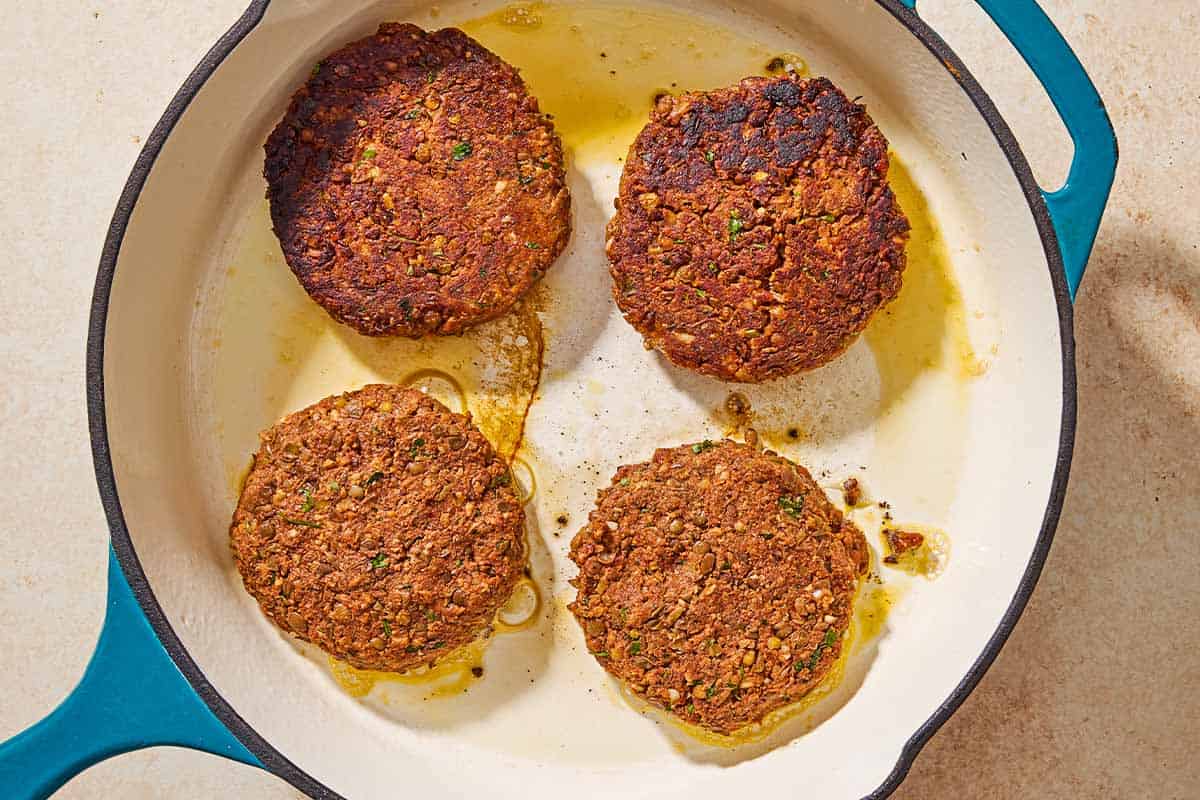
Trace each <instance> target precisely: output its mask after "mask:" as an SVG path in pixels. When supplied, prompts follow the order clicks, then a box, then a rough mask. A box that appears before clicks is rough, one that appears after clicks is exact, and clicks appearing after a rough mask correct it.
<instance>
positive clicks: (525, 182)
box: [517, 175, 533, 186]
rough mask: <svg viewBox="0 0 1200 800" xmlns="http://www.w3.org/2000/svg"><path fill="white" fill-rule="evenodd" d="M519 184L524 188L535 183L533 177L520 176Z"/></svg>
mask: <svg viewBox="0 0 1200 800" xmlns="http://www.w3.org/2000/svg"><path fill="white" fill-rule="evenodd" d="M517 182H518V183H520V184H521V185H522V186H528V185H529V184H531V183H533V176H532V175H518V176H517Z"/></svg>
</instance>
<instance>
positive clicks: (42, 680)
mask: <svg viewBox="0 0 1200 800" xmlns="http://www.w3.org/2000/svg"><path fill="white" fill-rule="evenodd" d="M1043 6H1044V7H1045V8H1046V10H1047V12H1048V13H1049V14H1050V16H1051V17H1052V18H1053V20H1054V21H1055V23H1056V24H1057V25H1058V26H1059V28H1060V29H1061V30H1062V31H1063V33H1064V34H1065V35H1066V37H1067V39H1068V40H1069V41H1070V43H1071V44H1072V46H1073V47H1074V48H1075V50H1076V52H1077V53H1078V54H1079V56H1080V58H1081V59H1082V61H1083V62H1084V64H1085V65H1086V66H1087V68H1088V70H1089V72H1090V73H1091V75H1092V78H1093V80H1094V81H1095V82H1096V84H1097V86H1098V88H1099V89H1100V93H1101V95H1102V96H1103V97H1104V99H1105V101H1106V103H1107V105H1108V109H1109V113H1110V114H1111V116H1112V119H1113V123H1114V124H1115V126H1116V129H1117V135H1118V138H1119V140H1120V145H1121V164H1120V167H1119V169H1118V171H1117V179H1116V185H1115V187H1114V189H1113V196H1112V200H1111V202H1110V204H1109V208H1108V212H1107V214H1106V215H1105V219H1104V223H1103V225H1102V227H1101V229H1100V235H1099V239H1098V240H1097V242H1096V248H1095V251H1094V253H1093V255H1092V260H1091V265H1090V267H1089V268H1088V274H1087V277H1086V278H1085V280H1084V283H1083V287H1082V289H1081V291H1080V293H1079V298H1078V303H1077V305H1076V310H1075V335H1076V339H1077V343H1078V371H1079V424H1078V433H1077V436H1076V445H1075V457H1074V464H1073V467H1072V470H1071V481H1070V486H1069V489H1068V491H1067V497H1066V504H1065V507H1064V509H1063V514H1062V520H1061V522H1060V523H1059V526H1058V534H1057V536H1056V538H1055V542H1054V547H1053V549H1052V551H1051V554H1050V558H1049V561H1048V563H1047V564H1046V569H1045V572H1044V573H1043V575H1042V579H1041V583H1040V584H1039V585H1038V587H1037V591H1036V592H1035V593H1034V595H1033V598H1032V600H1031V602H1030V604H1029V607H1028V609H1027V611H1026V612H1025V615H1024V617H1023V618H1022V619H1021V622H1020V624H1019V625H1018V626H1017V628H1016V631H1015V632H1014V633H1013V635H1012V638H1011V639H1010V640H1009V642H1008V644H1007V646H1006V647H1005V648H1004V650H1003V652H1002V653H1001V654H1000V657H999V658H998V660H997V661H996V663H995V665H994V666H993V667H992V669H991V670H990V671H989V672H988V673H987V675H986V676H985V677H984V679H983V681H982V683H981V684H980V685H979V687H978V688H977V689H976V690H975V692H974V693H973V694H972V695H971V697H970V698H969V699H968V700H967V701H966V703H965V704H964V705H963V706H962V708H961V710H960V711H959V712H958V713H957V714H956V715H955V716H954V717H953V718H952V719H951V720H950V721H949V722H947V723H946V725H945V726H944V727H943V728H942V729H941V731H939V732H938V733H937V735H936V736H934V737H933V739H932V740H931V741H930V742H929V744H928V745H927V746H926V747H925V749H924V751H923V752H922V753H921V755H920V757H919V758H918V759H917V761H916V764H915V765H914V767H913V769H912V772H911V774H910V775H909V777H908V780H907V781H906V782H905V783H904V785H903V786H902V788H901V789H900V790H899V791H898V792H897V793H896V795H895V797H897V798H903V799H904V800H915V799H916V798H923V799H930V798H932V799H934V800H936V799H937V798H947V799H949V798H1013V797H1036V798H1043V799H1045V800H1050V799H1052V798H1071V799H1072V800H1074V799H1075V798H1092V799H1094V800H1100V799H1102V798H1155V800H1168V799H1169V798H1179V799H1180V800H1183V798H1191V797H1195V796H1196V791H1197V787H1198V786H1200V758H1197V757H1196V755H1195V750H1196V745H1197V742H1200V647H1197V641H1198V640H1200V577H1198V576H1200V548H1197V546H1196V539H1197V534H1196V525H1197V520H1200V470H1198V469H1197V468H1196V465H1195V462H1196V458H1197V454H1198V453H1200V305H1198V301H1200V249H1198V243H1200V202H1197V201H1196V200H1195V199H1194V197H1193V196H1192V192H1193V191H1194V190H1193V189H1192V188H1191V187H1190V181H1191V180H1193V179H1194V178H1195V176H1196V174H1197V172H1200V154H1198V153H1197V144H1198V143H1200V84H1198V83H1197V79H1196V75H1197V74H1198V73H1200V5H1198V4H1197V3H1196V2H1195V0H1160V2H1156V3H1140V2H1133V0H1124V2H1117V3H1112V2H1100V1H1099V0H1043ZM7 8H8V11H9V13H8V14H7V15H6V17H7V19H8V23H7V24H8V25H9V34H8V36H7V44H6V45H5V47H4V48H3V49H0V131H2V132H3V138H4V140H5V141H6V142H8V145H7V146H6V152H7V153H8V155H7V157H6V158H5V159H4V165H3V167H2V168H0V169H2V171H3V174H4V176H5V180H4V185H5V186H6V187H7V189H6V190H5V191H4V192H3V193H0V209H3V218H4V219H5V220H6V221H7V229H8V231H9V233H8V235H7V241H8V245H7V246H8V249H9V266H8V269H9V271H10V274H12V275H14V279H13V280H11V281H9V282H8V283H7V284H6V289H5V291H4V292H2V293H0V313H2V315H3V318H4V319H7V320H9V322H8V324H7V327H6V330H5V332H4V334H3V336H0V363H3V364H4V365H5V366H6V368H7V369H8V370H9V378H8V379H7V380H6V381H5V382H4V383H3V384H2V385H0V448H2V450H3V454H4V461H5V463H7V464H8V467H7V468H6V473H7V474H6V478H5V482H4V483H5V495H6V502H5V503H4V508H5V516H6V518H7V524H6V537H5V539H6V542H7V548H6V557H5V558H4V559H3V560H2V562H0V674H3V675H4V688H5V692H4V695H5V699H4V701H3V702H2V703H0V740H2V739H4V738H7V737H8V736H10V735H12V734H14V733H16V732H17V731H18V730H20V729H22V728H24V727H25V726H27V725H29V724H30V723H32V722H34V721H35V720H36V719H38V718H39V717H40V716H42V715H43V714H44V713H45V712H47V711H48V710H49V709H50V708H52V707H53V706H54V705H55V704H56V703H57V702H58V701H59V700H60V699H61V698H62V697H63V696H65V695H66V693H67V692H68V691H69V690H70V689H71V687H72V686H73V685H74V683H75V681H76V680H77V679H78V677H79V675H80V674H81V672H82V670H83V667H84V665H85V663H86V660H87V658H88V655H89V653H90V651H91V647H92V644H93V642H94V639H95V636H96V634H97V632H98V630H99V626H100V622H101V616H102V609H103V603H104V571H105V564H106V547H107V534H106V528H105V523H104V520H103V516H102V513H101V508H100V504H99V501H98V498H97V494H96V489H95V485H94V481H93V474H92V464H91V454H90V449H89V445H88V435H87V420H86V415H85V409H84V379H83V355H84V341H85V338H86V323H87V317H88V306H89V300H90V297H91V292H92V282H93V279H94V276H95V268H96V263H97V261H98V256H99V252H100V247H101V243H102V241H103V238H104V234H105V231H106V229H107V226H108V223H109V219H110V216H111V214H112V210H113V207H114V205H115V202H116V199H117V195H118V193H119V191H120V189H121V187H122V185H123V183H124V181H125V178H126V176H127V174H128V173H129V170H130V168H131V166H132V164H133V161H134V159H135V158H136V156H137V154H138V151H139V150H140V148H141V144H142V138H143V137H144V136H146V134H147V133H148V132H149V131H150V129H151V127H153V125H154V123H155V121H156V120H157V119H158V116H159V115H160V114H161V113H162V110H163V108H164V107H165V106H166V104H167V101H168V100H169V99H170V97H171V96H172V95H173V94H174V92H175V91H176V89H177V88H178V87H179V85H180V84H181V83H182V82H183V79H184V77H185V76H186V75H187V73H188V72H189V71H190V70H191V68H192V66H193V65H195V63H196V62H197V61H198V60H199V59H200V57H201V56H202V55H203V53H204V52H205V51H206V50H207V49H208V48H209V47H210V46H211V44H212V43H213V42H214V41H216V39H217V38H218V36H220V34H221V33H223V32H224V30H225V29H226V28H227V27H228V26H229V25H230V24H231V23H232V22H233V20H235V19H236V18H237V17H238V15H239V14H240V12H241V10H242V3H241V2H240V1H239V0H201V1H200V2H193V3H187V4H181V3H168V2H164V1H163V0H152V1H151V2H136V3H135V2H131V1H130V0H120V1H119V2H118V1H117V0H93V2H78V1H77V0H71V1H70V2H66V1H65V0H50V1H47V2H40V3H35V2H31V0H16V2H13V3H10V4H9V5H8V6H7ZM921 9H922V14H923V15H924V16H925V17H926V18H927V19H929V20H930V21H931V22H932V23H933V26H934V28H935V29H936V30H938V31H939V32H940V33H941V34H942V35H943V36H944V37H945V38H946V39H947V40H948V41H949V43H950V45H951V46H952V47H953V48H954V49H955V50H956V51H957V52H958V53H959V54H960V55H961V56H962V57H963V58H964V60H965V61H966V62H967V64H968V66H969V67H970V68H971V69H972V71H973V72H974V73H975V75H976V76H977V77H979V78H980V79H981V81H982V83H983V84H984V87H985V88H986V89H987V90H988V91H989V93H990V94H991V95H992V97H993V98H994V99H995V100H996V102H997V105H998V106H999V108H1000V111H1001V113H1002V114H1003V115H1004V116H1005V118H1006V119H1007V120H1008V121H1009V123H1010V124H1011V125H1012V127H1013V128H1014V130H1015V132H1016V134H1017V137H1018V139H1019V140H1020V141H1021V143H1022V146H1023V147H1024V148H1025V150H1026V152H1027V154H1028V155H1029V157H1030V160H1031V162H1032V163H1033V165H1034V168H1035V172H1036V173H1037V174H1038V176H1039V178H1041V179H1042V181H1043V183H1044V184H1045V185H1054V184H1055V183H1056V182H1057V181H1059V180H1061V178H1062V176H1063V175H1064V174H1065V169H1066V164H1067V160H1068V158H1069V153H1070V146H1069V142H1068V140H1067V139H1066V137H1065V133H1063V131H1062V130H1061V129H1060V128H1059V126H1058V125H1057V123H1055V124H1047V120H1050V119H1053V115H1052V112H1051V110H1050V106H1049V104H1048V102H1047V101H1046V99H1045V98H1044V96H1043V95H1042V93H1041V91H1040V89H1039V88H1038V86H1037V85H1036V83H1035V82H1034V80H1033V78H1032V77H1031V75H1030V74H1029V73H1028V71H1027V70H1025V69H1023V68H1020V62H1019V59H1018V58H1017V57H1016V56H1015V54H1014V53H1012V51H1011V50H1010V49H1009V48H1008V46H1007V44H1006V43H1004V41H1003V39H1002V38H1001V37H1000V35H999V34H998V33H997V32H996V31H995V30H994V28H992V27H991V26H990V25H989V23H988V22H987V20H986V18H985V17H984V16H983V15H982V13H981V12H980V11H979V10H978V8H977V7H976V6H975V5H974V3H971V2H968V1H967V0H924V2H922V4H921ZM21 320H24V322H21ZM59 796H61V797H63V798H93V797H119V798H130V799H131V800H132V799H133V798H199V797H254V798H292V797H297V796H298V795H297V793H296V792H295V790H293V789H291V788H290V787H289V786H287V785H286V784H284V783H283V782H282V781H280V780H278V779H276V778H274V777H272V776H270V775H267V774H265V773H262V772H260V771H258V770H255V769H252V768H249V767H244V766H241V765H237V764H233V763H230V762H227V761H224V760H221V759H218V758H216V757H212V756H207V755H203V754H199V753H194V752H191V751H186V750H180V749H170V748H158V749H152V750H146V751H141V752H137V753H131V754H128V755H125V756H121V757H118V758H115V759H113V760H111V761H108V762H106V763H103V764H100V765H99V766H96V767H94V768H92V769H90V770H88V771H87V772H85V773H84V774H83V775H81V776H80V777H78V778H76V779H75V780H73V781H72V782H71V783H69V784H68V785H67V786H66V787H65V788H64V789H63V790H62V791H61V792H60V794H59Z"/></svg>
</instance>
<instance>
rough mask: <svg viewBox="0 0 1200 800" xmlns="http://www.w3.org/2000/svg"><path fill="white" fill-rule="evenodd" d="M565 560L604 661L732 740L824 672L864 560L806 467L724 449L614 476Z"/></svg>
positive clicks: (657, 461)
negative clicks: (574, 568) (574, 569)
mask: <svg viewBox="0 0 1200 800" xmlns="http://www.w3.org/2000/svg"><path fill="white" fill-rule="evenodd" d="M571 559H572V560H573V561H574V562H575V563H576V564H577V565H578V566H579V576H578V578H576V580H575V581H574V584H575V586H576V588H577V589H578V595H577V597H576V599H575V602H574V603H572V604H571V610H572V612H574V614H575V617H576V618H577V619H578V620H579V623H580V625H581V626H582V627H583V631H584V635H585V636H586V638H587V646H588V649H589V650H590V651H591V652H592V654H593V655H594V656H595V657H596V659H597V661H599V663H600V664H601V665H603V667H604V668H605V669H606V670H608V672H609V673H611V674H612V675H613V676H614V677H616V678H618V679H620V680H621V681H624V682H625V683H626V684H627V685H628V686H629V687H630V689H632V691H633V692H634V693H636V694H637V695H639V696H640V697H642V698H644V699H646V700H647V701H649V702H650V703H653V704H654V705H656V706H659V707H660V708H664V709H666V710H668V711H670V712H672V713H674V714H676V715H678V716H679V717H681V718H682V719H684V720H686V721H687V722H690V723H693V724H696V725H700V726H703V727H704V728H707V729H709V730H711V731H715V732H717V733H721V734H729V733H733V732H735V731H737V730H739V729H741V728H744V727H745V726H747V725H750V724H752V723H755V722H759V721H761V720H762V719H763V717H764V716H765V715H767V714H768V713H770V712H771V711H773V710H775V709H778V708H781V707H783V706H786V705H788V704H790V703H793V702H795V701H797V700H799V699H800V698H801V697H802V696H803V695H804V694H805V693H806V692H808V691H809V690H811V689H812V688H813V687H815V686H817V685H818V684H819V683H820V682H821V681H822V680H823V679H824V678H825V676H826V675H827V674H828V673H829V670H830V668H831V667H832V666H833V664H834V663H835V662H836V660H837V658H838V654H839V653H840V652H841V649H842V634H843V633H844V632H845V630H846V628H847V626H848V625H849V622H850V614H851V611H852V605H853V600H854V596H855V591H856V588H857V581H858V578H859V576H860V575H862V574H863V573H864V572H865V571H866V568H867V563H868V552H867V546H866V540H865V539H864V538H863V535H862V533H861V532H860V531H859V530H858V528H856V527H855V526H854V524H853V523H851V522H850V521H849V520H845V519H843V518H842V515H841V513H840V512H839V511H838V510H837V509H836V508H834V507H833V506H832V505H831V504H830V503H829V501H828V500H827V499H826V498H825V495H824V493H823V492H822V491H821V489H820V487H818V486H817V484H816V483H814V482H813V479H812V476H810V475H809V473H808V472H807V471H806V470H805V469H804V468H803V467H800V466H797V465H796V464H793V463H791V462H790V461H787V460H786V459H784V458H781V457H779V456H777V455H774V454H772V453H762V452H759V451H758V450H756V449H754V448H752V447H749V446H747V445H743V444H735V443H734V442H730V441H723V442H721V443H719V444H715V445H714V444H713V443H711V442H702V443H700V444H695V445H687V446H683V447H675V448H671V449H662V450H658V451H657V452H656V453H655V454H654V457H653V459H651V460H650V461H649V462H647V463H644V464H635V465H633V466H623V467H621V468H620V469H618V470H617V474H616V476H615V477H614V478H613V483H612V485H611V486H610V487H608V488H607V489H603V490H602V491H601V492H600V496H599V499H598V501H597V504H596V508H595V510H594V511H592V513H591V515H590V516H589V517H588V524H587V526H586V527H584V529H583V530H581V531H580V532H579V534H578V535H576V537H575V539H574V541H572V543H571Z"/></svg>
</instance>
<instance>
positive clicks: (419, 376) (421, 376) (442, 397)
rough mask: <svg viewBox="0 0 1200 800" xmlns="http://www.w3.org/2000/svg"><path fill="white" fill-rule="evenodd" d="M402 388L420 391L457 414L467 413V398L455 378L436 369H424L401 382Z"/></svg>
mask: <svg viewBox="0 0 1200 800" xmlns="http://www.w3.org/2000/svg"><path fill="white" fill-rule="evenodd" d="M400 384H401V385H402V386H408V387H410V388H413V389H418V390H420V391H422V392H424V393H425V394H427V395H429V396H430V397H432V398H434V399H435V400H437V401H439V402H440V403H441V404H442V405H444V406H445V407H446V408H448V409H450V410H451V411H453V412H454V413H456V414H464V413H466V411H467V396H466V394H464V393H463V390H462V387H461V386H459V385H458V381H456V380H455V379H454V378H453V377H451V376H450V375H448V374H446V373H445V372H442V371H441V370H436V369H422V370H418V371H416V372H414V373H412V374H411V375H408V376H407V377H405V378H404V379H403V380H401V381H400Z"/></svg>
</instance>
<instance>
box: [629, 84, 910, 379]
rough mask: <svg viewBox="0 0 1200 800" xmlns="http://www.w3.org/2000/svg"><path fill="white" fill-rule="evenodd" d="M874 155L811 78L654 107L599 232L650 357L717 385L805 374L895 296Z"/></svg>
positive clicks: (900, 219)
mask: <svg viewBox="0 0 1200 800" xmlns="http://www.w3.org/2000/svg"><path fill="white" fill-rule="evenodd" d="M887 171H888V155H887V141H886V140H885V139H884V137H883V134H882V133H880V132H879V129H878V128H877V127H875V124H874V123H873V122H872V121H871V118H870V117H869V116H867V112H866V111H865V110H864V109H863V107H862V106H860V105H858V104H856V103H854V102H853V101H851V100H848V99H847V98H846V96H845V95H844V94H842V92H841V91H840V90H839V89H838V88H837V87H836V86H834V85H833V84H832V83H831V82H830V81H828V80H826V79H824V78H816V79H813V80H797V79H795V78H791V77H780V78H746V79H745V80H743V81H741V82H740V83H739V84H737V85H736V86H732V87H730V88H727V89H720V90H717V91H713V92H707V93H705V92H697V93H691V94H684V95H681V96H679V97H672V96H670V95H667V96H664V97H663V98H662V99H661V100H660V101H659V103H658V105H657V106H656V107H655V109H654V111H653V113H652V114H651V117H650V122H649V123H648V124H647V125H646V127H645V128H643V129H642V132H641V133H640V134H639V135H638V137H637V140H636V141H635V142H634V144H633V147H632V148H631V149H630V151H629V157H628V158H627V159H626V161H625V169H624V172H623V173H622V175H621V186H620V194H619V197H618V200H617V213H616V216H614V217H613V219H612V221H611V222H610V223H609V226H608V245H607V249H608V255H609V259H610V261H611V272H612V276H613V296H614V297H615V298H616V301H617V305H618V306H620V308H621V311H622V312H623V313H624V314H625V318H626V319H627V320H628V321H629V323H630V324H631V325H633V326H634V327H635V328H637V329H638V331H640V332H641V333H642V335H643V336H644V337H645V339H646V343H647V345H648V346H651V347H654V348H657V349H658V350H660V351H662V352H663V353H664V354H665V355H666V356H667V357H668V358H670V359H671V361H673V362H675V363H676V364H678V365H680V366H682V367H687V368H689V369H693V370H696V371H698V372H702V373H704V374H706V375H712V376H714V377H717V378H720V379H722V380H727V381H743V382H752V383H753V382H758V381H763V380H768V379H770V378H778V377H781V376H784V375H790V374H792V373H794V372H797V371H800V370H807V369H813V368H815V367H819V366H821V365H822V364H825V363H826V362H828V361H830V360H831V359H833V358H834V357H836V356H837V355H839V354H840V353H841V352H842V351H843V350H845V349H846V348H847V347H848V346H849V345H850V344H851V342H853V341H854V338H855V337H856V336H858V334H859V333H860V332H861V331H862V330H863V328H865V327H866V325H867V322H868V321H869V320H870V318H871V315H872V314H873V313H874V312H875V311H876V309H878V308H879V307H880V306H882V305H884V304H885V303H887V302H889V301H890V300H892V298H894V297H895V296H896V294H897V293H898V292H899V291H900V277H901V273H902V272H903V270H904V264H905V257H904V245H905V242H906V241H907V235H908V227H909V226H908V220H907V219H906V218H905V216H904V214H903V213H902V212H901V211H900V208H899V207H898V206H897V204H896V198H895V197H894V196H893V194H892V191H891V189H890V188H889V187H888V183H887Z"/></svg>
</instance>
